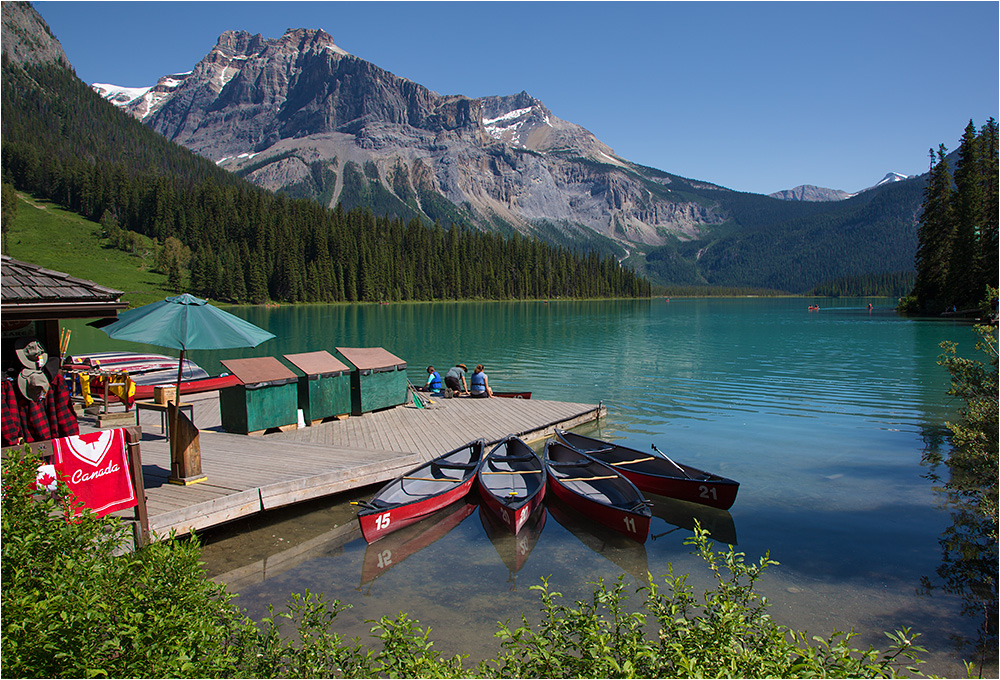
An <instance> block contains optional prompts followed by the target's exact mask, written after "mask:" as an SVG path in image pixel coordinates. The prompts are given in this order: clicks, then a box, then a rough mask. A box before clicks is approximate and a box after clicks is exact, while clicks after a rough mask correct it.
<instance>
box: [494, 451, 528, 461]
mask: <svg viewBox="0 0 1000 680" xmlns="http://www.w3.org/2000/svg"><path fill="white" fill-rule="evenodd" d="M534 458H536V456H535V455H534V454H532V453H521V454H510V455H506V456H490V460H497V461H500V462H502V463H505V462H507V461H523V460H533V459H534Z"/></svg>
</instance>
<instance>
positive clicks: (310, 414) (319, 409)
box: [283, 350, 351, 424]
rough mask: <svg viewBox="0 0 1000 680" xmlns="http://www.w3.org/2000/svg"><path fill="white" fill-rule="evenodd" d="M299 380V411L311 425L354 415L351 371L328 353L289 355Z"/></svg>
mask: <svg viewBox="0 0 1000 680" xmlns="http://www.w3.org/2000/svg"><path fill="white" fill-rule="evenodd" d="M283 356H284V357H285V359H286V360H287V361H289V362H290V363H291V364H292V365H294V366H295V367H296V368H297V369H299V370H300V371H302V372H303V373H305V375H303V376H299V381H298V399H299V408H300V409H302V414H303V416H304V417H305V421H306V423H307V424H311V423H313V422H314V421H317V420H323V419H324V418H331V417H333V416H339V415H343V414H345V413H350V412H351V367H349V366H347V365H346V364H344V363H343V362H342V361H339V360H338V359H337V358H336V357H334V356H333V355H332V354H330V353H329V352H327V351H326V350H321V351H319V352H305V353H302V354H285V355H283Z"/></svg>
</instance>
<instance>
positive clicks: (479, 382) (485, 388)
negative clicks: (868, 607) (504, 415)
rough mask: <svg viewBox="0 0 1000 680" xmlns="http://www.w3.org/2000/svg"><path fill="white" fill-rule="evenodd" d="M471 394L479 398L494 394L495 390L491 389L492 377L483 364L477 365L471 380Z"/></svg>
mask: <svg viewBox="0 0 1000 680" xmlns="http://www.w3.org/2000/svg"><path fill="white" fill-rule="evenodd" d="M469 396H470V397H477V398H479V399H485V398H488V397H492V396H493V390H492V389H490V379H489V377H487V375H486V370H485V367H484V366H483V365H482V364H479V365H478V366H476V370H475V371H474V372H473V373H472V379H471V380H470V381H469Z"/></svg>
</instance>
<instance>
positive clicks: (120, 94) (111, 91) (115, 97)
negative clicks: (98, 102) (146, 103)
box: [90, 83, 153, 106]
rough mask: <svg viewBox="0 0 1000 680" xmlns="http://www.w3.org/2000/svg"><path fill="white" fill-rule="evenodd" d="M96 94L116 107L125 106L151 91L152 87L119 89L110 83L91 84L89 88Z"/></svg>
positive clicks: (119, 87)
mask: <svg viewBox="0 0 1000 680" xmlns="http://www.w3.org/2000/svg"><path fill="white" fill-rule="evenodd" d="M90 89H92V90H93V91H94V92H96V93H97V94H99V95H101V96H102V97H104V98H105V99H107V100H108V101H109V102H111V103H112V104H115V105H116V106H126V105H128V104H130V103H132V102H134V101H135V100H136V99H138V98H139V97H142V96H143V95H145V94H146V93H147V92H149V91H150V90H152V89H153V88H152V87H121V86H120V85H112V84H110V83H93V84H91V86H90Z"/></svg>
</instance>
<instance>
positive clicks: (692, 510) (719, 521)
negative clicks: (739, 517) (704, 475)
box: [643, 491, 736, 545]
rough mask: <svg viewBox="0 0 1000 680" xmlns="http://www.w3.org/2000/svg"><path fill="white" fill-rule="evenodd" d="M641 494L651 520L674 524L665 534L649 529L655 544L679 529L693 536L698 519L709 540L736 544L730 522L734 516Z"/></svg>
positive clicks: (653, 494)
mask: <svg viewBox="0 0 1000 680" xmlns="http://www.w3.org/2000/svg"><path fill="white" fill-rule="evenodd" d="M643 495H645V496H646V500H648V501H649V502H650V509H651V510H652V511H653V517H658V518H659V519H662V520H663V521H664V522H666V523H667V524H672V525H674V528H673V529H669V528H668V529H667V530H665V531H657V529H656V528H654V529H653V530H651V531H650V536H649V537H650V538H651V539H653V540H654V541H655V540H656V539H658V538H663V537H664V536H667V535H668V534H673V533H674V532H676V531H679V530H681V529H684V530H685V533H687V532H690V533H694V521H695V520H698V522H699V523H700V524H701V528H702V529H705V530H706V531H708V532H709V534H710V535H711V538H712V540H714V541H718V542H719V543H722V544H728V545H736V523H735V522H733V516H732V515H730V514H729V511H728V510H722V509H720V508H713V507H710V506H708V505H701V504H700V503H689V502H687V501H681V500H677V499H676V498H667V497H666V496H659V495H657V494H655V493H649V492H648V491H647V492H643Z"/></svg>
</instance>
